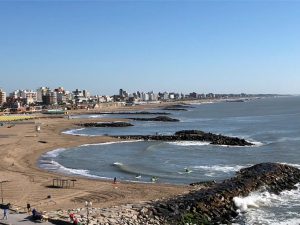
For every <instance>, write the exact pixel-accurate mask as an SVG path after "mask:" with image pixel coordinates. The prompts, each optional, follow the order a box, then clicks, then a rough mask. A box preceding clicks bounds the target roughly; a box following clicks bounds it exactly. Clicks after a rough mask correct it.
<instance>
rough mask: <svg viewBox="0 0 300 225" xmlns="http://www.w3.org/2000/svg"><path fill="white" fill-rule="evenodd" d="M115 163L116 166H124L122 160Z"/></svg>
mask: <svg viewBox="0 0 300 225" xmlns="http://www.w3.org/2000/svg"><path fill="white" fill-rule="evenodd" d="M113 165H115V166H122V165H123V163H121V162H114V163H113Z"/></svg>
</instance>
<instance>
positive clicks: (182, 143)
mask: <svg viewBox="0 0 300 225" xmlns="http://www.w3.org/2000/svg"><path fill="white" fill-rule="evenodd" d="M167 143H168V144H170V145H178V146H201V145H209V144H210V143H209V142H204V141H176V142H167Z"/></svg>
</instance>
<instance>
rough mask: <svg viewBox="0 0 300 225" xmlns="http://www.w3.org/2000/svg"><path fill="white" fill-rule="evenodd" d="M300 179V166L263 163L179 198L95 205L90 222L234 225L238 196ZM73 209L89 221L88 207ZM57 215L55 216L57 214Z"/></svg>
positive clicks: (289, 186) (279, 189) (289, 184)
mask: <svg viewBox="0 0 300 225" xmlns="http://www.w3.org/2000/svg"><path fill="white" fill-rule="evenodd" d="M299 182H300V170H299V169H297V168H295V167H292V166H288V165H283V164H278V163H261V164H257V165H254V166H252V167H249V168H244V169H242V170H240V171H239V172H238V173H237V175H236V176H235V177H233V178H230V179H227V180H224V181H223V182H221V183H215V182H207V183H204V184H203V183H198V185H199V187H197V183H194V185H195V188H194V189H193V190H191V191H190V192H189V193H187V194H182V195H180V196H177V197H175V198H171V199H162V200H156V201H150V202H141V203H139V204H126V205H121V206H116V207H112V208H105V209H103V208H102V209H100V208H93V209H92V210H91V212H90V221H89V224H90V225H95V224H106V225H123V224H130V225H141V224H145V225H162V224H163V225H173V224H178V225H186V224H190V225H191V224H232V222H234V219H235V218H236V217H237V216H238V211H237V207H236V206H235V204H234V201H233V199H234V197H246V196H247V195H249V193H250V192H253V191H259V190H261V189H262V188H266V189H267V190H268V191H269V192H272V193H275V194H278V193H280V192H282V191H284V190H291V189H295V188H296V187H295V184H297V183H299ZM73 212H74V213H75V214H76V216H77V217H78V218H80V222H83V223H84V224H85V222H86V217H85V215H86V211H85V209H84V208H81V209H75V210H73ZM61 213H62V214H65V213H66V212H61ZM53 216H54V217H55V213H54V214H53ZM50 217H52V216H50ZM52 218H53V217H52ZM53 219H54V218H53Z"/></svg>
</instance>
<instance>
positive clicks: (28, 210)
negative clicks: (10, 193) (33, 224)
mask: <svg viewBox="0 0 300 225" xmlns="http://www.w3.org/2000/svg"><path fill="white" fill-rule="evenodd" d="M27 212H28V214H30V212H31V206H30V204H29V203H27Z"/></svg>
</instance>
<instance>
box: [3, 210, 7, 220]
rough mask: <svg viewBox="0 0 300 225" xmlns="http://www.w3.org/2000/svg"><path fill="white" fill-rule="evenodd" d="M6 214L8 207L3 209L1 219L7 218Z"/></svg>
mask: <svg viewBox="0 0 300 225" xmlns="http://www.w3.org/2000/svg"><path fill="white" fill-rule="evenodd" d="M7 215H8V209H6V208H5V209H3V220H4V219H6V220H7Z"/></svg>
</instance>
